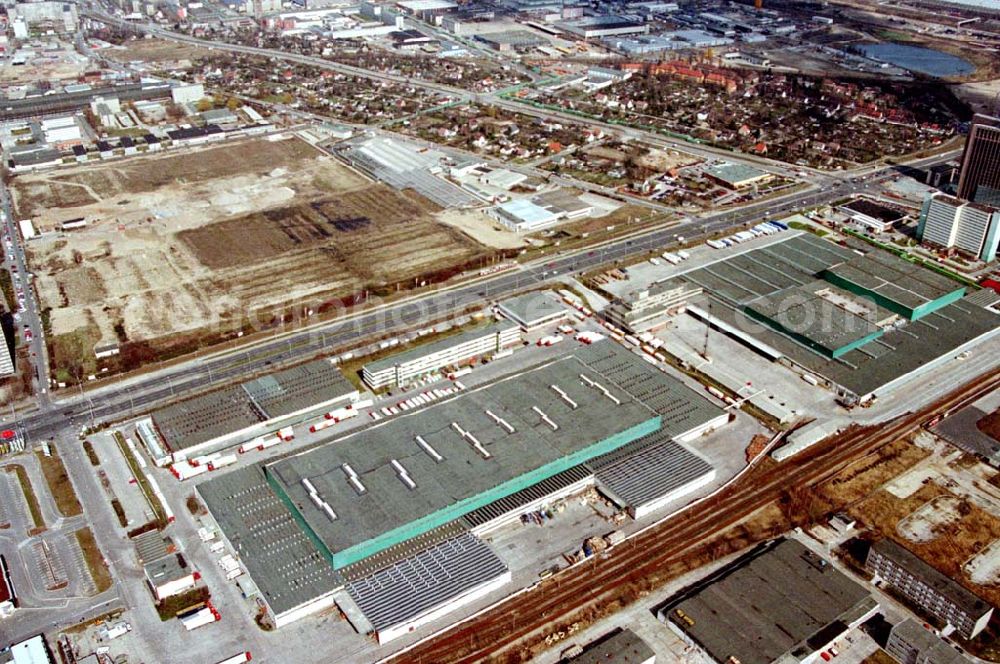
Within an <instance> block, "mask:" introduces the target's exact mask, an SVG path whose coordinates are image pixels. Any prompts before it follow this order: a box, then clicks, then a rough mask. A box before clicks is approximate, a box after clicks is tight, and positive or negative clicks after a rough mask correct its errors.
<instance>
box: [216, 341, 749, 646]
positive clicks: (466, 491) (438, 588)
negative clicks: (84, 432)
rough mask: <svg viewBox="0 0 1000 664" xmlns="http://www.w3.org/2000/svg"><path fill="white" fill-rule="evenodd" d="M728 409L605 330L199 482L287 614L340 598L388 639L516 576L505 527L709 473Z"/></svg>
mask: <svg viewBox="0 0 1000 664" xmlns="http://www.w3.org/2000/svg"><path fill="white" fill-rule="evenodd" d="M515 329H516V326H515ZM728 419H729V414H728V413H727V412H725V411H723V410H721V409H720V408H718V407H717V406H715V405H713V404H712V403H711V402H709V401H708V400H706V399H705V398H704V397H702V396H701V395H700V394H698V393H696V392H693V391H692V390H691V389H690V388H688V387H686V386H685V385H684V384H683V383H681V382H680V381H679V380H677V379H675V378H672V377H670V376H668V375H667V374H665V373H664V372H662V371H660V370H659V369H657V368H655V367H652V366H651V365H650V364H649V363H647V362H645V361H643V360H642V358H640V357H638V356H636V355H635V354H634V353H631V352H629V351H627V350H626V349H625V348H623V347H622V346H620V345H618V344H614V343H611V342H610V341H600V342H597V343H595V344H592V345H589V346H580V347H579V348H577V349H576V350H574V352H573V353H571V354H568V355H562V356H559V357H557V358H555V359H553V360H550V361H548V362H544V363H542V364H539V365H537V366H535V367H532V368H529V369H526V370H524V371H521V372H520V373H517V374H514V375H511V376H507V377H505V378H502V379H499V380H497V381H495V382H492V383H489V384H487V385H484V386H482V387H479V388H476V389H471V390H466V391H463V392H461V393H460V394H459V395H458V396H456V397H453V398H451V399H446V400H441V401H438V402H435V403H433V404H431V405H429V406H427V407H425V408H421V409H418V410H415V411H413V412H409V413H404V414H401V415H398V416H396V417H394V418H391V419H388V420H385V421H382V422H379V423H377V424H372V425H370V426H369V427H367V428H365V429H362V430H360V431H357V432H354V433H351V434H348V435H345V436H341V437H339V438H335V439H331V440H329V441H326V442H324V443H322V444H320V445H318V446H315V447H312V448H310V449H307V450H303V451H301V452H298V453H296V454H293V455H290V456H286V457H284V458H281V459H279V460H275V461H270V462H261V463H258V464H256V465H254V466H249V467H246V468H241V469H238V470H235V471H233V472H230V473H227V474H225V475H222V476H221V477H218V478H212V479H211V480H209V481H207V482H204V483H202V484H200V485H199V486H198V489H197V491H198V492H199V493H200V494H201V497H202V498H203V499H204V501H205V504H206V505H207V507H208V509H209V512H210V514H211V515H212V517H213V518H214V519H215V520H216V522H217V523H218V525H219V528H220V531H221V533H222V535H223V537H224V538H225V539H226V540H228V542H229V544H230V545H231V546H232V548H233V549H234V551H235V552H236V553H237V554H238V555H239V557H240V559H241V562H242V563H243V564H244V565H245V566H246V570H247V573H248V574H249V576H250V577H252V579H253V581H254V583H255V584H256V587H257V589H258V590H259V593H260V598H261V599H262V600H263V601H264V602H265V603H266V605H267V607H268V610H269V614H270V616H271V619H272V620H273V622H274V624H275V625H277V626H278V627H281V626H284V625H287V624H289V623H290V622H292V621H294V620H297V619H299V618H302V617H304V616H306V615H310V614H312V613H315V612H317V611H321V610H324V609H326V608H330V607H332V606H334V605H337V606H339V607H340V608H341V609H342V610H343V611H344V613H345V614H346V615H347V616H348V619H349V620H350V621H351V623H352V624H353V625H354V626H355V627H356V628H357V630H358V631H359V632H362V633H374V634H376V636H377V638H378V639H379V641H380V642H381V643H384V642H386V641H390V640H392V639H394V638H397V637H399V636H401V635H403V634H407V633H409V632H410V631H412V630H413V629H416V628H417V627H419V626H420V625H422V624H424V623H426V622H428V621H430V620H434V619H436V618H439V617H440V616H443V615H445V614H446V613H449V612H451V611H454V610H455V609H457V608H458V607H460V606H464V605H466V604H468V603H469V602H472V601H475V600H476V599H479V598H482V597H484V596H485V595H487V594H489V593H491V592H494V591H495V590H497V589H499V588H501V587H503V586H504V585H505V584H507V583H508V582H509V580H510V570H509V569H508V568H507V566H506V564H505V563H504V561H503V560H502V558H501V557H500V556H499V555H498V553H497V552H494V551H493V550H492V549H491V548H490V546H489V545H488V544H487V543H486V542H485V541H483V540H482V539H481V537H482V536H483V535H484V534H485V533H488V532H490V531H491V530H492V529H494V528H496V527H498V525H502V524H505V523H510V522H511V521H516V520H517V519H518V518H519V516H520V515H522V514H525V513H527V512H530V511H533V510H537V509H539V508H540V507H541V506H545V505H548V504H551V501H553V500H557V499H561V498H563V497H565V496H567V495H572V494H573V492H579V491H582V490H583V489H585V488H587V487H590V486H595V485H596V486H597V488H598V489H599V490H601V491H606V492H607V493H608V494H614V495H615V496H617V498H616V499H617V500H621V501H623V502H624V503H626V504H624V505H622V507H625V508H626V509H630V511H633V512H634V513H636V514H641V513H644V512H645V511H647V506H649V505H652V504H654V503H658V501H659V498H660V496H656V495H653V494H655V493H656V492H657V491H662V492H663V494H665V495H669V496H670V498H671V499H673V500H676V499H678V498H680V497H682V495H681V494H679V493H678V492H677V489H678V488H679V487H684V486H688V487H689V489H688V490H689V491H690V490H693V489H691V488H690V487H692V486H696V485H697V486H700V484H696V482H697V481H698V480H699V479H701V478H703V477H705V476H707V475H709V474H712V473H714V471H713V470H712V468H711V466H710V465H709V464H707V463H705V462H704V461H702V460H701V459H700V457H698V456H697V455H695V454H694V453H693V452H691V451H689V450H687V449H686V448H684V446H683V444H682V441H684V440H691V439H692V438H693V437H695V436H698V435H701V434H703V433H705V432H706V431H709V430H711V429H713V428H715V427H719V426H722V425H724V424H725V423H726V422H727V421H728ZM635 455H645V456H643V457H641V458H640V461H639V462H638V464H636V463H635V462H632V461H630V460H631V459H632V457H633V456H635ZM630 463H631V464H632V465H631V466H629V465H628V464H630ZM636 465H638V466H641V468H635V467H634V466H636ZM670 469H674V472H676V473H677V476H676V477H672V476H671V472H670ZM635 473H639V475H638V476H637V475H635ZM712 476H714V475H712ZM640 484H641V485H642V486H638V485H640ZM629 503H634V504H629ZM659 504H662V501H659Z"/></svg>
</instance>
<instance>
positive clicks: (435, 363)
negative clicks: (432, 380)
mask: <svg viewBox="0 0 1000 664" xmlns="http://www.w3.org/2000/svg"><path fill="white" fill-rule="evenodd" d="M520 340H521V328H520V326H518V325H516V324H515V323H512V322H510V321H504V322H502V323H496V324H494V325H491V326H489V327H488V328H485V329H480V330H471V331H469V332H464V333H462V334H458V335H455V336H452V337H447V338H445V339H441V340H440V341H437V342H435V343H432V344H428V345H426V346H418V347H417V348H414V349H412V350H408V351H404V352H402V353H397V354H395V355H391V356H389V357H386V358H383V359H381V360H375V361H374V362H369V363H368V364H366V365H365V366H364V367H363V368H362V370H361V375H362V377H363V378H364V380H365V383H367V384H368V385H369V386H370V387H371V388H372V389H379V388H382V387H388V386H390V385H405V384H407V383H409V382H411V381H413V380H414V379H415V378H419V377H421V376H425V375H427V374H429V373H432V372H434V371H437V370H439V369H442V368H444V367H447V366H449V365H452V364H459V363H461V362H465V361H467V360H470V359H472V358H475V357H482V356H489V355H493V354H494V353H496V352H498V351H501V350H503V349H504V348H508V347H510V346H513V345H514V344H516V343H518V342H520Z"/></svg>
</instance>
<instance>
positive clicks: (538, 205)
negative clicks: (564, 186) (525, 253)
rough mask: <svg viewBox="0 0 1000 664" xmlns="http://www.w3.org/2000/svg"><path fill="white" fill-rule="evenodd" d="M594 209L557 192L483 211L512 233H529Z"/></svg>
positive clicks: (578, 199)
mask: <svg viewBox="0 0 1000 664" xmlns="http://www.w3.org/2000/svg"><path fill="white" fill-rule="evenodd" d="M593 211H594V206H593V205H590V204H589V203H585V202H583V201H582V200H580V198H579V197H577V196H574V195H573V194H570V193H567V192H564V191H561V190H557V191H551V192H546V193H544V194H538V195H537V196H534V197H532V198H517V199H514V200H511V201H507V202H506V203H503V204H501V205H498V206H496V207H493V208H489V209H487V210H486V214H488V215H489V216H491V217H493V218H494V219H496V220H497V221H499V222H500V223H501V224H503V225H504V226H506V227H507V228H508V229H510V230H512V231H514V232H515V233H533V232H535V231H540V230H542V229H545V228H549V227H550V226H554V225H555V224H556V223H558V222H559V221H562V220H564V219H565V220H573V219H580V218H582V217H587V216H589V215H590V214H592V213H593Z"/></svg>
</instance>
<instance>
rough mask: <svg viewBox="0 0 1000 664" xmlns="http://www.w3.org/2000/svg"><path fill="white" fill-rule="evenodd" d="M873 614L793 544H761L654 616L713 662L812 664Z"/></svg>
mask: <svg viewBox="0 0 1000 664" xmlns="http://www.w3.org/2000/svg"><path fill="white" fill-rule="evenodd" d="M877 610H878V603H877V602H876V601H875V600H874V599H872V597H871V595H869V593H868V591H867V590H865V589H864V588H863V587H862V586H861V585H859V584H858V583H855V582H854V581H852V580H851V579H849V578H848V577H847V576H846V575H845V574H843V573H842V572H840V571H839V570H837V569H836V568H834V566H833V565H831V564H830V563H829V562H828V561H826V560H824V559H823V558H821V557H819V556H818V555H816V554H815V553H813V552H811V551H809V550H808V549H807V548H806V547H805V546H803V545H802V544H801V543H799V542H797V541H795V540H775V541H772V542H769V543H767V544H764V545H761V546H758V547H756V548H755V549H753V550H752V551H750V552H749V553H748V554H746V555H744V556H742V557H740V558H739V559H738V560H736V561H735V562H733V563H730V564H729V565H727V566H725V567H723V568H722V569H721V570H718V571H716V572H714V573H713V574H711V575H710V576H709V577H708V578H706V579H704V580H702V581H700V582H699V583H697V584H695V585H694V586H692V587H690V588H688V589H686V590H684V591H682V592H681V593H680V594H679V595H677V596H675V597H673V598H671V599H669V600H667V602H666V603H665V604H664V605H663V606H661V607H660V608H659V609H657V617H658V618H659V619H660V620H661V621H662V622H664V623H666V624H667V625H668V626H669V627H670V628H671V629H672V630H673V631H674V632H676V633H677V634H678V635H679V636H680V637H681V638H682V639H683V640H684V641H685V642H686V643H690V644H692V645H694V646H696V647H697V648H700V649H701V650H702V651H703V652H704V653H705V654H706V655H707V656H708V657H709V658H710V660H711V661H713V662H718V663H719V664H728V663H732V662H741V663H742V664H772V662H782V663H783V664H791V663H792V662H802V663H812V662H819V661H820V660H821V658H822V659H824V660H828V659H829V658H830V657H831V655H830V654H826V655H825V657H824V655H823V653H825V652H826V651H827V650H828V649H829V647H830V646H831V645H833V644H834V642H836V641H837V640H838V639H840V638H841V637H843V636H844V635H845V634H846V633H847V632H849V631H850V630H851V629H853V628H854V627H856V626H857V625H859V624H861V623H862V622H864V621H865V620H867V619H868V618H870V617H871V616H872V615H874V614H875V612H876V611H877Z"/></svg>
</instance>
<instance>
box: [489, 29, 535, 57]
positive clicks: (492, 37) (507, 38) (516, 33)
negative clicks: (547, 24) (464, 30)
mask: <svg viewBox="0 0 1000 664" xmlns="http://www.w3.org/2000/svg"><path fill="white" fill-rule="evenodd" d="M476 40H478V41H481V42H483V43H484V44H486V45H487V46H489V47H490V48H492V49H494V50H496V51H500V52H501V53H509V52H510V51H520V50H525V49H529V48H535V47H537V46H545V45H546V44H548V43H549V41H548V40H547V39H545V37H543V36H541V35H540V34H537V33H535V32H531V31H530V30H504V31H502V32H486V33H483V34H478V35H476Z"/></svg>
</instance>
